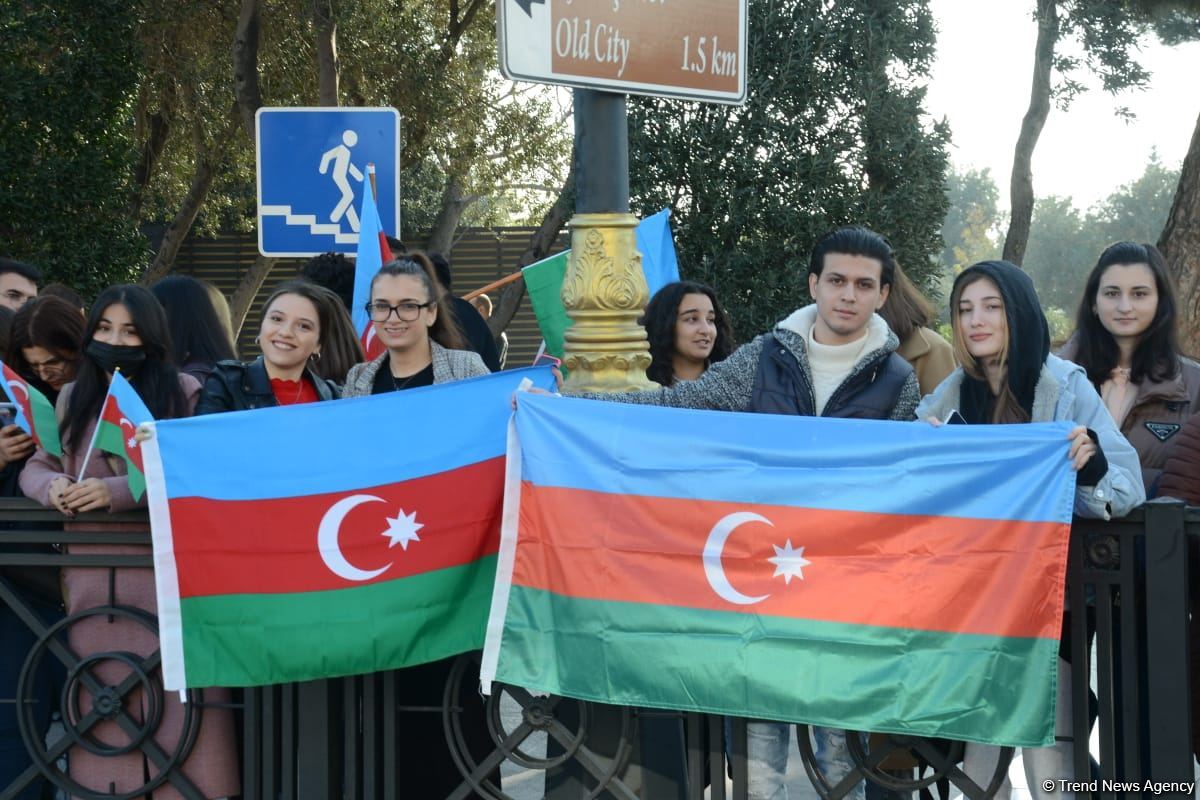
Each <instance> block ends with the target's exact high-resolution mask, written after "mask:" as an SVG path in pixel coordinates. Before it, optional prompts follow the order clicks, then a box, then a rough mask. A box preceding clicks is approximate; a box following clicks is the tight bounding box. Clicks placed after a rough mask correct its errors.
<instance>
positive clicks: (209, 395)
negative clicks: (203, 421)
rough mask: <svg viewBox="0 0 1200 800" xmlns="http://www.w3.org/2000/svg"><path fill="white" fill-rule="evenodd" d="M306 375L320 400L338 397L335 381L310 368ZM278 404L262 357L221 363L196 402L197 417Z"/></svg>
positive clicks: (215, 368) (214, 369) (218, 363)
mask: <svg viewBox="0 0 1200 800" xmlns="http://www.w3.org/2000/svg"><path fill="white" fill-rule="evenodd" d="M304 375H305V377H307V378H308V380H309V381H310V382H311V383H312V385H313V386H314V387H316V390H317V400H336V399H337V398H338V395H339V391H338V387H337V384H335V383H334V382H333V381H330V380H326V379H325V378H322V377H320V376H319V375H317V374H316V373H315V372H313V371H312V370H311V369H306V370H305V371H304ZM277 405H279V404H278V403H277V402H276V401H275V393H274V392H272V391H271V378H270V376H268V375H267V367H266V365H265V364H263V360H262V357H261V356H260V357H259V358H257V359H255V360H254V361H251V362H249V363H245V364H244V363H242V362H241V361H218V362H217V365H216V366H215V367H213V371H212V374H211V375H209V376H208V381H207V382H206V383H205V384H204V391H203V392H201V394H200V400H199V401H198V402H197V403H196V415H197V416H199V415H200V414H218V413H220V412H222V411H246V410H247V409H251V408H270V407H272V406H277Z"/></svg>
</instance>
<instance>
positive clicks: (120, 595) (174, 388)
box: [21, 285, 240, 800]
mask: <svg viewBox="0 0 1200 800" xmlns="http://www.w3.org/2000/svg"><path fill="white" fill-rule="evenodd" d="M170 352H171V343H170V336H169V334H168V332H167V322H166V316H165V314H164V313H163V310H162V306H160V305H159V303H158V301H157V300H156V299H155V298H154V296H153V295H152V294H151V293H150V292H149V291H148V290H146V289H144V288H142V287H140V286H132V285H125V286H114V287H111V288H109V289H106V290H105V291H104V292H103V293H101V295H100V296H99V297H98V298H96V302H95V304H94V305H93V306H92V312H91V316H90V317H89V318H88V322H87V329H86V332H85V336H84V353H85V355H86V357H85V358H84V359H83V360H82V362H81V363H80V366H79V372H78V374H77V375H76V379H75V381H74V382H73V383H70V384H68V385H67V386H65V387H64V388H63V390H62V393H61V394H60V395H59V398H58V404H57V415H58V420H59V428H60V430H61V433H62V445H63V456H62V458H58V457H56V456H53V455H51V454H50V453H47V452H46V451H45V450H42V449H40V448H39V449H38V451H37V452H36V453H35V454H34V456H33V457H32V458H31V459H30V460H29V463H28V464H27V465H26V467H25V470H24V471H23V472H22V473H21V489H22V491H24V493H25V495H26V496H27V497H30V498H33V499H35V500H37V501H39V502H41V503H42V504H43V505H47V506H52V507H54V508H57V509H58V510H59V511H61V512H63V514H65V515H66V516H67V517H72V516H74V515H75V514H76V513H79V512H85V511H104V510H108V511H114V512H116V511H129V510H131V509H136V508H144V507H145V503H146V501H145V497H143V498H142V499H141V500H140V501H135V500H134V499H133V497H132V495H131V494H130V491H129V482H128V480H127V479H126V470H125V462H124V461H123V460H121V459H119V458H115V457H113V456H110V455H109V454H107V453H104V452H101V451H93V452H92V454H91V456H90V457H88V458H87V463H86V465H85V464H84V458H85V454H86V453H87V451H88V445H89V443H90V442H91V440H92V434H93V432H94V431H95V428H96V421H97V420H98V419H99V417H100V410H101V406H102V404H103V402H104V397H105V395H106V394H107V392H108V382H109V380H111V377H112V374H113V372H114V371H115V370H116V369H118V368H119V369H120V371H121V374H122V375H124V376H125V377H126V378H127V379H128V380H129V381H130V383H131V384H132V385H133V387H134V388H135V389H136V390H137V392H138V394H139V395H140V396H141V398H142V400H143V402H145V404H146V406H147V407H148V408H149V409H150V411H151V413H152V414H153V415H154V417H155V418H156V419H169V418H172V417H186V416H190V415H191V413H192V409H193V408H194V407H195V404H196V398H197V396H198V395H199V392H200V384H199V383H198V382H197V381H196V379H195V378H193V377H191V376H189V375H181V374H180V373H179V371H178V369H177V368H176V367H175V365H174V364H173V363H172V362H171V360H170V356H169V353H170ZM81 468H83V472H82V480H77V478H79V476H80V469H81ZM67 527H68V529H69V528H70V527H72V526H71V523H67ZM76 527H83V526H76ZM86 527H87V528H89V529H92V530H94V529H95V528H96V525H95V524H89V525H87V526H86ZM114 527H115V525H114ZM70 551H71V553H73V554H78V553H93V554H94V553H104V554H110V555H111V554H136V555H147V554H148V553H149V548H147V547H142V546H135V545H71V547H70ZM63 595H64V598H63V599H64V600H65V602H66V608H67V613H68V614H76V613H79V612H81V611H85V610H87V609H89V608H95V607H98V606H109V605H117V606H127V607H133V608H137V609H142V610H144V611H147V612H149V613H150V614H155V613H156V611H157V604H156V598H155V591H154V574H153V572H152V571H151V570H150V569H136V568H116V569H108V568H85V567H68V568H64V569H63ZM68 642H69V644H70V646H71V649H72V650H73V651H74V653H75V655H76V656H78V657H79V658H80V659H87V658H88V657H89V656H93V655H95V654H101V653H110V652H113V651H120V652H127V653H130V654H133V656H134V657H135V659H136V660H137V661H140V660H141V659H144V658H145V657H147V656H149V655H150V654H151V653H153V652H154V651H155V650H157V649H158V637H157V635H156V634H155V633H154V632H153V631H152V630H150V629H149V628H147V627H146V626H144V625H142V624H140V623H139V622H137V621H135V620H133V619H131V618H129V617H127V616H121V615H113V616H108V615H97V616H93V617H88V618H85V619H82V620H79V621H77V622H75V623H74V624H72V625H71V626H70V627H69V629H68ZM90 671H91V673H92V674H93V675H94V676H95V677H96V679H97V680H98V681H100V682H101V683H103V684H105V685H107V686H116V685H117V684H120V683H121V682H122V681H123V680H125V679H126V677H128V676H129V674H130V669H129V667H128V666H127V665H126V664H125V663H123V662H122V661H120V660H117V659H113V658H111V657H103V658H100V659H98V660H96V661H95V662H93V663H92V664H91V666H90ZM153 677H154V678H155V679H156V681H157V680H159V679H160V676H158V675H157V674H155V675H154V676H153ZM158 692H159V693H160V694H161V696H162V700H163V702H162V707H161V712H160V713H161V715H162V720H161V723H160V725H159V727H158V730H157V732H156V733H155V734H154V740H155V742H156V743H157V744H158V746H159V747H160V748H161V749H162V750H163V752H164V753H166V754H167V755H168V757H169V756H170V754H172V753H173V752H174V750H175V748H176V745H177V743H178V741H179V736H180V732H181V730H182V728H183V721H184V708H183V706H182V704H181V703H180V700H179V696H178V694H177V693H175V692H162V690H161V684H159V690H158ZM204 699H205V701H206V702H209V703H212V702H222V701H227V700H228V692H227V691H225V690H220V691H212V690H210V691H208V692H206V693H205V697H204ZM153 706H154V703H153V698H151V697H148V696H147V695H146V694H145V693H143V692H142V690H141V689H135V690H134V691H133V692H130V693H129V694H127V695H126V696H125V697H124V700H123V710H124V711H125V713H126V714H128V715H129V716H130V717H132V718H133V719H135V720H138V721H141V720H143V719H145V715H146V714H147V713H148V712H149V711H151V710H152V708H153ZM76 707H77V708H78V709H80V713H82V714H86V713H87V712H88V711H89V710H91V709H92V700H91V697H90V695H89V693H88V692H87V691H86V689H81V691H80V697H79V700H78V703H77V704H76ZM198 712H199V709H198V708H193V714H196V713H198ZM87 735H88V736H89V737H90V738H92V739H94V740H98V741H99V742H102V743H103V745H104V746H105V747H106V748H111V749H118V748H121V747H122V746H124V745H128V744H130V743H131V742H130V736H129V734H128V733H126V732H125V731H124V730H122V728H121V727H119V726H118V724H117V723H116V722H115V721H108V720H105V721H102V722H100V723H98V724H96V725H95V726H94V727H92V728H91V730H89V731H88V733H87ZM129 750H130V752H127V753H122V754H116V755H104V756H101V755H97V754H95V753H93V752H90V751H89V750H87V749H85V748H82V747H73V748H71V750H70V753H69V756H68V770H69V774H70V777H71V780H72V781H74V782H75V783H77V784H79V785H82V786H83V787H86V788H88V789H90V790H91V791H93V792H97V793H101V794H105V793H109V792H110V791H115V792H116V793H117V794H121V793H126V792H132V791H136V790H138V789H139V788H140V787H142V786H144V785H146V783H147V782H148V781H149V780H151V779H153V778H154V777H156V776H157V775H158V772H159V770H158V768H157V766H156V765H155V764H154V762H153V761H151V760H150V759H148V758H147V757H146V756H145V755H144V753H143V750H142V749H141V748H140V747H136V746H134V747H130V748H129ZM184 773H185V774H186V776H187V777H188V778H189V779H190V780H191V781H192V783H193V784H195V785H196V787H197V788H198V789H199V790H200V791H201V792H203V794H204V796H205V797H206V798H221V797H228V796H232V795H236V794H239V793H240V787H239V783H238V775H237V761H236V751H235V740H234V733H233V721H232V716H231V714H230V712H229V711H228V710H227V709H214V708H205V709H204V711H203V714H202V724H201V725H200V728H199V734H198V736H197V738H196V741H195V744H194V746H193V747H192V750H191V754H190V756H189V757H188V759H187V761H186V762H185V764H184ZM153 796H154V797H155V798H156V800H160V799H161V798H170V799H173V798H177V797H180V794H179V792H178V791H176V790H175V788H174V787H173V786H171V785H170V783H169V782H168V783H163V784H162V785H161V786H159V787H158V788H157V789H155V790H154V792H153Z"/></svg>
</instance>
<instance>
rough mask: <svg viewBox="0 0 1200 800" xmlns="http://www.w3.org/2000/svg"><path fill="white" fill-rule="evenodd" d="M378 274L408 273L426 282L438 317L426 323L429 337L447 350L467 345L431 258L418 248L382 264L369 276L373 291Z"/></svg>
mask: <svg viewBox="0 0 1200 800" xmlns="http://www.w3.org/2000/svg"><path fill="white" fill-rule="evenodd" d="M380 275H411V276H412V277H414V278H417V279H419V280H420V281H421V283H422V284H424V285H425V291H426V292H428V293H429V299H430V300H431V301H432V302H434V303H437V319H435V320H434V321H433V324H432V325H430V326H429V338H430V339H433V340H434V341H435V342H437V343H438V344H440V345H441V346H442V347H445V348H447V349H449V350H466V349H468V347H467V340H466V337H465V336H463V333H462V329H461V328H459V326H458V318H457V317H456V316H455V315H454V303H453V302H452V301H451V299H450V294H449V292H447V291H446V290H445V289H444V287H443V286H442V284H441V283H440V282H439V281H438V279H437V273H436V272H434V269H433V262H432V261H430V260H429V256H427V255H425V254H424V253H422V252H420V251H419V250H414V251H412V252H411V253H408V254H407V255H405V256H402V257H401V258H398V259H396V260H395V261H389V262H388V263H386V264H384V265H383V266H382V267H380V268H379V272H376V273H375V277H374V278H372V279H371V290H372V295H373V294H374V290H375V281H377V280H379V276H380Z"/></svg>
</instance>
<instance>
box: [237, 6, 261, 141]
mask: <svg viewBox="0 0 1200 800" xmlns="http://www.w3.org/2000/svg"><path fill="white" fill-rule="evenodd" d="M258 9H259V0H242V11H241V13H240V14H239V15H238V23H237V30H236V32H235V33H234V36H233V94H234V97H235V98H236V99H237V105H238V110H239V111H240V112H241V115H242V126H243V127H244V128H245V129H246V135H247V136H248V137H249V138H250V141H251V142H253V141H254V114H255V112H257V111H258V109H259V107H260V106H261V105H262V92H261V91H260V90H259V87H258V14H259V12H258Z"/></svg>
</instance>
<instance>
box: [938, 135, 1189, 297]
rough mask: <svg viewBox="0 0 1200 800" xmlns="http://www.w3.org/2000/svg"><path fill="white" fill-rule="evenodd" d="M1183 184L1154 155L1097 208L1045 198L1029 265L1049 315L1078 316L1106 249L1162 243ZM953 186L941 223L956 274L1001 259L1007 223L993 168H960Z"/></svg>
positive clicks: (1036, 217) (945, 255) (945, 259)
mask: <svg viewBox="0 0 1200 800" xmlns="http://www.w3.org/2000/svg"><path fill="white" fill-rule="evenodd" d="M1178 181H1179V170H1178V169H1173V168H1171V167H1169V166H1167V165H1165V164H1163V163H1162V161H1161V159H1160V158H1159V156H1158V154H1157V153H1151V154H1150V159H1149V161H1147V162H1146V166H1145V168H1144V169H1143V171H1142V174H1141V175H1139V176H1138V177H1137V178H1135V179H1133V180H1132V181H1129V182H1128V183H1126V184H1123V185H1121V186H1118V187H1117V188H1116V189H1114V190H1113V191H1112V192H1111V193H1110V194H1109V195H1108V196H1107V197H1105V198H1104V199H1103V200H1100V201H1099V202H1097V203H1095V204H1093V205H1092V206H1091V207H1090V208H1087V209H1085V210H1081V209H1080V208H1078V207H1077V206H1076V204H1075V201H1074V200H1073V199H1072V198H1070V197H1062V196H1058V195H1048V196H1046V197H1041V198H1039V199H1038V201H1037V204H1036V205H1035V206H1034V210H1033V224H1032V225H1031V227H1030V235H1029V250H1028V252H1027V253H1026V257H1025V264H1024V268H1025V270H1026V271H1027V272H1028V273H1029V275H1030V277H1032V278H1033V281H1034V284H1035V285H1036V286H1037V290H1038V296H1039V298H1040V299H1041V301H1042V306H1043V308H1045V309H1047V313H1049V311H1050V309H1053V308H1058V309H1061V310H1063V311H1065V312H1066V313H1067V314H1070V315H1073V314H1074V311H1075V306H1076V304H1077V303H1078V302H1079V293H1080V292H1081V291H1082V290H1083V284H1084V282H1085V281H1086V279H1087V274H1088V272H1089V271H1090V270H1091V268H1092V266H1093V265H1094V264H1095V263H1096V259H1097V258H1098V257H1099V255H1100V252H1101V251H1102V250H1104V248H1105V247H1108V246H1109V245H1110V244H1112V243H1113V242H1118V241H1135V242H1150V243H1153V242H1155V241H1156V240H1157V238H1158V235H1159V231H1161V230H1162V228H1163V223H1164V222H1165V221H1166V219H1167V214H1168V212H1169V211H1170V207H1171V193H1172V191H1173V190H1174V187H1175V185H1176V183H1178ZM946 184H947V197H948V198H949V200H950V209H949V210H948V211H947V212H946V220H945V223H944V224H943V226H942V235H943V237H944V238H945V241H946V249H945V250H943V252H942V265H943V267H944V268H945V270H946V272H947V275H948V276H950V275H952V274H953V273H954V272H955V271H957V270H961V269H962V268H964V267H967V266H970V265H971V264H973V263H975V262H976V261H981V260H984V259H988V258H996V257H997V254H998V253H999V247H1000V242H999V236H998V231H999V230H1000V227H1001V225H1002V224H1003V222H1004V219H1003V215H1002V214H1001V213H1000V212H999V211H998V210H997V207H996V197H997V196H998V193H999V191H998V189H997V187H996V184H995V182H994V181H993V179H992V176H991V174H990V172H989V171H988V170H965V171H962V172H959V171H953V172H951V174H950V175H949V177H948V178H947V181H946Z"/></svg>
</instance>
